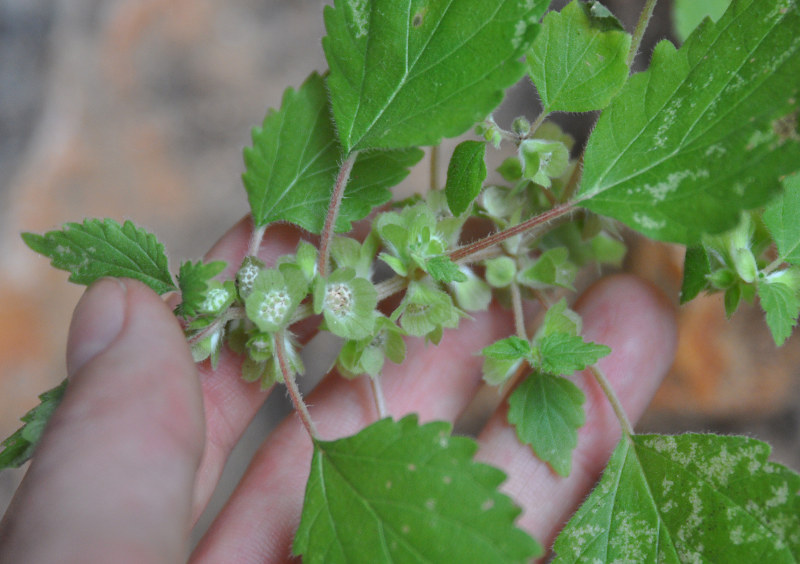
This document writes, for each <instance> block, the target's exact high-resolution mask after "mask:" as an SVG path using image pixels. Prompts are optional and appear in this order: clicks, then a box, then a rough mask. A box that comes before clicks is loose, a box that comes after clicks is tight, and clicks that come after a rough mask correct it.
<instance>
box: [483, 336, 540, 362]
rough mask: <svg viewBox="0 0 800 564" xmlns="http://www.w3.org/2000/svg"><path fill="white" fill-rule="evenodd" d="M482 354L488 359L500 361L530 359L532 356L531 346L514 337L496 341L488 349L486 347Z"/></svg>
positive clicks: (523, 340)
mask: <svg viewBox="0 0 800 564" xmlns="http://www.w3.org/2000/svg"><path fill="white" fill-rule="evenodd" d="M481 354H482V355H483V356H485V357H486V358H494V359H498V360H515V359H518V358H528V357H530V355H531V344H530V343H529V342H528V341H526V340H525V339H523V338H521V337H517V336H515V335H512V336H511V337H506V338H505V339H500V340H499V341H495V342H494V343H492V344H491V345H489V346H488V347H484V349H483V350H482V351H481Z"/></svg>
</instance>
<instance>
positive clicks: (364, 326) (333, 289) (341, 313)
mask: <svg viewBox="0 0 800 564" xmlns="http://www.w3.org/2000/svg"><path fill="white" fill-rule="evenodd" d="M377 304H378V293H377V291H376V290H375V287H374V286H373V285H372V282H370V281H369V280H367V279H365V278H360V277H357V276H356V275H355V271H354V270H353V269H352V268H340V269H338V270H335V271H334V272H333V273H332V274H331V275H330V276H329V277H328V278H327V279H324V278H318V279H317V280H316V282H315V283H314V312H315V313H322V314H323V316H324V317H325V323H326V325H327V326H328V330H330V332H331V333H333V334H334V335H338V336H340V337H344V338H345V339H363V338H365V337H367V336H368V335H370V334H372V330H373V327H374V325H375V306H377Z"/></svg>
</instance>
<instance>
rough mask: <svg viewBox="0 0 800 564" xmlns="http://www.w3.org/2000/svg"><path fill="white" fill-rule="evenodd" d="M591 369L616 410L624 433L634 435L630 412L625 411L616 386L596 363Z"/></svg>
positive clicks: (615, 412)
mask: <svg viewBox="0 0 800 564" xmlns="http://www.w3.org/2000/svg"><path fill="white" fill-rule="evenodd" d="M589 370H590V371H591V372H592V375H593V376H594V379H595V380H596V381H597V383H598V384H599V385H600V388H601V389H602V390H603V393H604V394H605V396H606V398H607V399H608V402H609V403H610V404H611V409H613V410H614V415H616V416H617V420H618V421H619V425H620V427H622V433H623V434H624V435H626V436H632V435H633V425H632V424H631V421H630V419H628V414H627V413H625V409H624V408H623V407H622V402H621V401H620V399H619V397H618V396H617V393H616V392H615V391H614V388H612V387H611V382H609V381H608V378H607V377H606V375H605V374H604V373H603V371H602V370H600V367H598V366H597V365H596V364H593V365H592V366H590V367H589Z"/></svg>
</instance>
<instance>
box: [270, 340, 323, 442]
mask: <svg viewBox="0 0 800 564" xmlns="http://www.w3.org/2000/svg"><path fill="white" fill-rule="evenodd" d="M284 338H285V335H284V332H283V331H280V332H279V333H278V334H277V335H275V356H276V357H277V359H278V365H279V366H280V369H281V374H282V375H283V381H284V382H285V383H286V389H287V390H288V391H289V398H291V400H292V405H294V409H295V411H297V414H298V415H299V416H300V421H301V422H302V423H303V426H304V427H305V428H306V431H307V432H308V436H309V437H311V440H312V441H316V440H319V435H318V434H317V428H316V426H315V425H314V421H313V420H312V419H311V414H310V413H309V412H308V407H307V406H306V404H305V402H304V401H303V396H302V394H301V393H300V388H298V387H297V380H296V379H295V372H294V370H290V369H289V366H288V364H287V362H286V348H285V347H284V342H283V341H284Z"/></svg>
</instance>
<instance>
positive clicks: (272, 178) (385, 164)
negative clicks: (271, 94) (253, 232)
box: [242, 73, 423, 233]
mask: <svg viewBox="0 0 800 564" xmlns="http://www.w3.org/2000/svg"><path fill="white" fill-rule="evenodd" d="M422 156H423V153H422V151H420V150H419V149H404V150H397V151H382V152H370V153H363V154H361V155H359V157H358V158H357V160H356V162H355V165H354V166H353V170H352V172H351V174H350V182H349V183H348V184H347V188H346V190H345V193H344V199H343V200H342V206H341V209H340V211H339V216H338V218H337V222H336V230H337V231H339V232H342V231H349V230H350V222H352V221H356V220H359V219H362V218H364V217H366V216H367V215H368V214H369V213H370V212H371V211H372V209H373V208H374V207H375V206H379V205H381V204H384V203H386V202H388V201H389V199H391V192H389V188H390V187H392V186H394V185H395V184H397V183H399V182H400V181H401V180H402V179H403V178H405V177H406V175H407V174H408V168H409V167H411V166H413V165H414V164H416V163H417V162H418V161H419V160H420V159H421V158H422ZM342 160H343V155H342V151H341V147H340V145H339V142H338V141H337V139H336V132H335V130H334V127H333V124H332V123H331V119H330V111H329V108H328V96H327V92H326V89H325V80H324V79H323V78H322V77H321V76H320V75H318V74H316V73H314V74H312V75H311V76H309V77H308V79H306V81H305V82H304V83H303V84H302V86H300V88H299V89H298V90H294V89H292V88H289V89H287V90H286V92H285V93H284V95H283V101H282V103H281V108H280V109H279V110H270V111H269V112H268V113H267V116H266V117H265V118H264V123H263V124H262V126H261V127H256V128H254V129H253V146H252V147H247V148H245V150H244V161H245V165H246V166H247V170H246V171H245V173H244V174H243V175H242V180H243V182H244V185H245V188H246V190H247V197H248V200H249V201H250V209H251V211H252V214H253V220H254V222H255V224H256V225H257V226H263V225H267V224H269V223H272V222H275V221H289V222H292V223H294V224H296V225H299V226H300V227H302V228H303V229H306V230H308V231H311V232H312V233H320V232H321V231H322V227H323V225H324V223H325V214H326V212H327V210H328V205H329V203H330V198H331V191H332V189H333V185H334V183H335V181H336V175H337V173H338V171H339V164H340V163H341V162H342Z"/></svg>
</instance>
